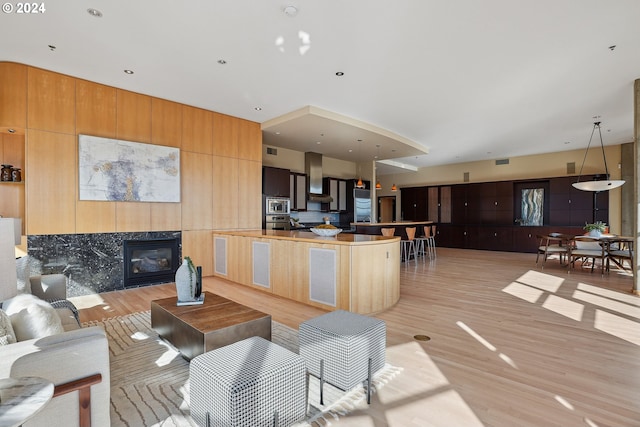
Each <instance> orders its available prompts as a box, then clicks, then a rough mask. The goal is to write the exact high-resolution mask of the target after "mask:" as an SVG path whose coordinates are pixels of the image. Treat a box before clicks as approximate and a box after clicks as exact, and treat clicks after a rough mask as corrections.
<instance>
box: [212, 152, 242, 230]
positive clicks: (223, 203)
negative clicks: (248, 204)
mask: <svg viewBox="0 0 640 427" xmlns="http://www.w3.org/2000/svg"><path fill="white" fill-rule="evenodd" d="M212 159H213V162H212V163H213V186H212V193H213V228H214V229H219V230H225V229H226V230H228V229H234V228H237V227H238V197H239V196H238V160H237V159H230V158H227V157H220V156H213V157H212Z"/></svg>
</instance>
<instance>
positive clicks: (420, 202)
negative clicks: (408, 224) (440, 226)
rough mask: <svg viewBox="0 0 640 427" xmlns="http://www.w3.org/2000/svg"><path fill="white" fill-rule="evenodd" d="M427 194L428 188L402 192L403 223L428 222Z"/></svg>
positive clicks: (410, 188) (410, 189) (409, 189)
mask: <svg viewBox="0 0 640 427" xmlns="http://www.w3.org/2000/svg"><path fill="white" fill-rule="evenodd" d="M427 192H428V190H427V187H409V188H402V189H401V190H400V199H401V200H402V202H401V208H402V220H403V221H426V220H427V218H428V213H427Z"/></svg>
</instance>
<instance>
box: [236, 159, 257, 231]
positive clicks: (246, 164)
mask: <svg viewBox="0 0 640 427" xmlns="http://www.w3.org/2000/svg"><path fill="white" fill-rule="evenodd" d="M261 201H262V164H261V163H259V162H254V161H250V160H238V228H261V227H262V202H261Z"/></svg>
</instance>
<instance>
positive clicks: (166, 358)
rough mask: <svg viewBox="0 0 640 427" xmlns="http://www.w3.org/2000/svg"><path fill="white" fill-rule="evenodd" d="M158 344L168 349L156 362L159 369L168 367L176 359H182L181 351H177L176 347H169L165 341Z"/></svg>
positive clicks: (159, 341)
mask: <svg viewBox="0 0 640 427" xmlns="http://www.w3.org/2000/svg"><path fill="white" fill-rule="evenodd" d="M158 344H160V345H162V346H164V347H166V349H167V350H166V351H165V352H164V353H162V355H161V356H160V357H158V360H156V365H157V366H158V367H163V366H166V365H168V364H169V363H171V361H172V360H173V359H175V358H176V357H181V356H180V352H179V351H177V350H176V349H175V348H174V347H172V346H170V345H168V344H167V343H166V342H164V341H163V340H158Z"/></svg>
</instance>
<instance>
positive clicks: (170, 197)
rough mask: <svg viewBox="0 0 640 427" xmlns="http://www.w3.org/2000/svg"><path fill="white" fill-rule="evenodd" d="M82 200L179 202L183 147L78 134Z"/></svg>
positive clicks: (79, 180)
mask: <svg viewBox="0 0 640 427" xmlns="http://www.w3.org/2000/svg"><path fill="white" fill-rule="evenodd" d="M78 178H79V179H78V183H79V187H80V188H79V189H80V191H79V194H80V196H79V197H80V200H101V201H115V202H169V203H178V202H180V149H179V148H175V147H165V146H162V145H153V144H144V143H141V142H131V141H123V140H118V139H110V138H101V137H97V136H89V135H79V137H78Z"/></svg>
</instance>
